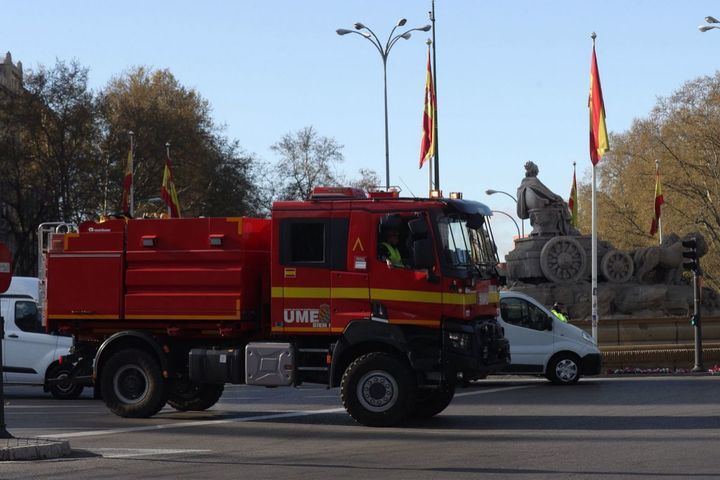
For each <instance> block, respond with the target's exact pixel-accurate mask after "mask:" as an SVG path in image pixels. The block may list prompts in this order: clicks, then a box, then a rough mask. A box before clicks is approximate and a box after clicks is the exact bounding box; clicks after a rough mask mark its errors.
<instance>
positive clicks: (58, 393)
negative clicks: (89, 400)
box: [46, 365, 84, 400]
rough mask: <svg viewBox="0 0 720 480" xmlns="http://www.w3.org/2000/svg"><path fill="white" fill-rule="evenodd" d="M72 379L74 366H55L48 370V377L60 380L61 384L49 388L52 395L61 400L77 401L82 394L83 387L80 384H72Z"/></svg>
mask: <svg viewBox="0 0 720 480" xmlns="http://www.w3.org/2000/svg"><path fill="white" fill-rule="evenodd" d="M71 377H72V366H70V365H55V366H53V367H50V370H48V373H47V377H46V378H48V379H50V378H57V379H60V382H59V383H56V384H55V385H50V386H48V388H47V389H48V390H49V391H50V394H51V395H52V396H53V397H54V398H57V399H59V400H75V399H76V398H78V397H79V396H80V394H82V391H83V388H84V387H83V386H82V385H79V384H75V385H73V384H72V383H71V382H70V378H71Z"/></svg>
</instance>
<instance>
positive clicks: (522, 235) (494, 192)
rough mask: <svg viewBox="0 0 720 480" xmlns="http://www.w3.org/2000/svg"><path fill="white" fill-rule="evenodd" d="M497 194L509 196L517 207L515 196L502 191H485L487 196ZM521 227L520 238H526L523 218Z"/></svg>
mask: <svg viewBox="0 0 720 480" xmlns="http://www.w3.org/2000/svg"><path fill="white" fill-rule="evenodd" d="M496 193H502V194H503V195H507V196H508V197H510V198H512V199H513V202H515V205H517V198H515V197H514V196H512V195H510V194H509V193H507V192H503V191H501V190H493V189H489V190H485V194H487V195H494V194H496ZM502 213H505V212H502ZM505 215H507V214H505ZM513 220H514V219H513ZM515 224H516V225H517V222H515ZM520 225H521V227H522V234H520V238H525V220H524V219H522V218H521V219H520Z"/></svg>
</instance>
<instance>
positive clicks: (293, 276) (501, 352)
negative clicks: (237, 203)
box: [40, 188, 509, 426]
mask: <svg viewBox="0 0 720 480" xmlns="http://www.w3.org/2000/svg"><path fill="white" fill-rule="evenodd" d="M455 197H456V198H448V199H445V198H442V199H441V198H435V199H418V198H399V196H398V195H397V193H396V192H375V193H370V194H368V193H365V192H364V191H362V190H357V189H351V188H317V189H315V191H314V192H313V194H312V196H311V197H310V198H309V199H308V200H307V201H292V202H289V201H288V202H276V203H275V204H274V205H273V208H272V218H271V219H258V218H183V219H112V220H108V221H104V222H85V223H83V224H81V225H80V226H79V228H77V229H75V231H67V232H66V233H64V232H65V231H64V230H63V231H61V232H60V233H55V231H56V230H58V229H57V228H56V229H54V230H52V232H51V233H50V234H49V235H40V237H41V243H44V242H43V238H44V240H45V242H46V245H45V246H42V245H41V251H40V253H41V262H42V264H41V277H42V278H41V280H42V281H43V282H44V285H43V286H44V295H45V297H46V299H45V302H44V304H45V308H44V312H43V314H44V315H45V320H46V325H47V328H48V330H49V331H55V332H59V333H61V334H70V335H73V336H74V338H75V345H74V350H73V353H72V354H71V355H70V356H69V357H67V358H64V359H63V361H65V362H71V363H72V364H74V365H76V368H75V373H74V374H73V376H74V377H75V378H74V381H78V382H83V381H85V382H87V381H90V380H92V381H94V382H95V384H96V385H97V386H99V389H100V391H101V393H102V398H103V400H104V402H105V403H106V405H107V406H108V407H109V408H110V410H112V411H113V412H114V413H116V414H117V415H120V416H123V417H149V416H152V415H154V414H155V413H157V412H158V411H159V410H160V409H161V408H163V406H164V405H165V404H166V403H167V404H169V405H170V406H172V407H173V408H176V409H178V410H204V409H207V408H209V407H211V406H212V405H213V404H215V402H217V400H218V399H219V398H220V396H221V395H222V391H223V386H224V385H225V384H226V383H234V384H240V383H246V384H250V385H264V386H268V387H275V386H282V385H300V384H302V383H304V382H308V383H320V384H325V385H327V386H328V387H340V390H341V398H342V402H343V405H344V406H345V408H346V410H347V411H348V413H349V414H350V415H351V416H352V417H353V418H354V419H355V420H357V421H358V422H359V423H361V424H364V425H371V426H388V425H395V424H397V423H399V422H401V421H402V420H403V419H405V418H407V417H416V418H417V417H431V416H433V415H436V414H438V413H439V412H441V411H442V410H443V409H445V407H446V406H447V405H448V404H449V403H450V401H451V400H452V398H453V395H454V392H455V387H456V384H457V383H458V381H464V380H467V379H473V378H478V377H480V376H482V375H484V374H486V373H488V372H491V371H494V370H497V369H499V368H502V367H503V366H504V365H505V364H506V363H507V362H509V346H508V343H507V340H506V339H505V338H504V335H503V331H502V328H500V327H499V326H498V323H497V322H496V313H497V305H498V292H497V284H498V275H497V272H496V264H497V254H496V249H495V245H494V242H493V238H492V232H491V230H490V226H489V223H488V217H489V216H490V215H491V212H490V210H489V209H488V208H487V207H486V206H485V205H483V204H481V203H478V202H473V201H468V200H463V199H462V198H461V196H459V195H456V196H455ZM458 197H460V198H458ZM390 232H391V236H395V237H396V238H395V239H394V240H392V242H393V243H394V248H395V250H396V251H397V255H396V258H395V259H394V262H390V261H389V260H388V259H385V258H384V257H383V255H382V254H381V251H383V247H382V245H383V243H386V242H389V241H390V240H388V239H387V238H386V237H387V236H388V233H390Z"/></svg>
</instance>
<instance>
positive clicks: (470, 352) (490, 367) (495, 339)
mask: <svg viewBox="0 0 720 480" xmlns="http://www.w3.org/2000/svg"><path fill="white" fill-rule="evenodd" d="M442 343H443V344H442V355H443V363H444V365H445V367H446V368H447V369H449V370H454V371H456V372H466V373H470V374H486V373H491V372H495V371H498V370H502V369H503V368H505V367H507V365H509V364H510V343H509V342H508V341H507V339H506V338H505V335H504V333H503V329H502V327H501V326H500V325H498V323H497V320H495V319H494V318H493V319H482V320H475V321H472V322H458V321H454V320H448V321H445V322H444V323H443V337H442Z"/></svg>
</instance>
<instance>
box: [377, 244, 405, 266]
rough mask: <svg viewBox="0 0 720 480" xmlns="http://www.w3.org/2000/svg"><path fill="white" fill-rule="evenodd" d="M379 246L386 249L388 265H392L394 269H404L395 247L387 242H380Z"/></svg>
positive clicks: (398, 251)
mask: <svg viewBox="0 0 720 480" xmlns="http://www.w3.org/2000/svg"><path fill="white" fill-rule="evenodd" d="M381 245H384V246H385V248H387V251H388V260H390V263H392V264H393V265H394V266H396V267H404V266H405V265H403V261H402V256H401V255H400V250H398V249H397V248H396V247H393V246H392V245H390V244H389V243H387V242H381Z"/></svg>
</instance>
